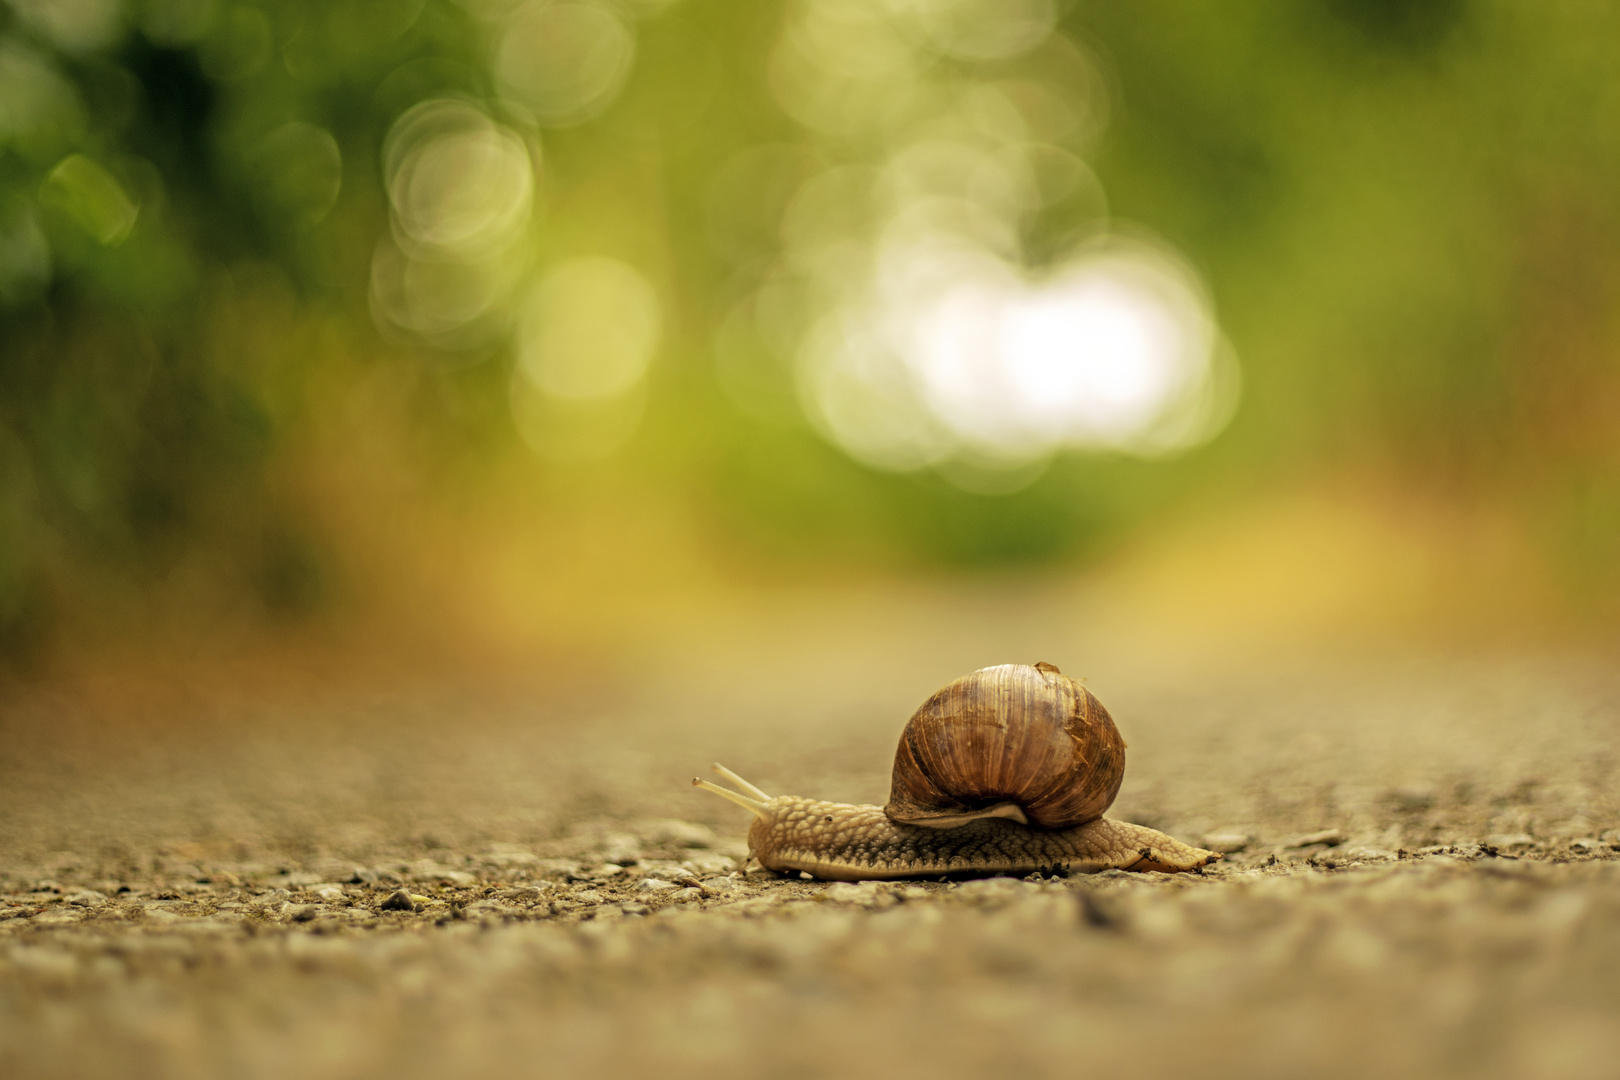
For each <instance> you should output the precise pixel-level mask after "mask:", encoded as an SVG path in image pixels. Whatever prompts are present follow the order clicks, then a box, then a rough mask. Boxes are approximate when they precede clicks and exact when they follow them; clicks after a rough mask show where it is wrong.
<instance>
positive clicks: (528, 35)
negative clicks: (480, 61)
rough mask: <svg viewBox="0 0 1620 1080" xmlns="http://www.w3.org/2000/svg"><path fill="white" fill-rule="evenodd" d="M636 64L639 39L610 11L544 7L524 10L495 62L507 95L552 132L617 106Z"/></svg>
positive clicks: (542, 4)
mask: <svg viewBox="0 0 1620 1080" xmlns="http://www.w3.org/2000/svg"><path fill="white" fill-rule="evenodd" d="M634 58H635V39H634V37H632V36H631V33H630V30H629V28H628V27H626V26H625V24H624V23H623V22H622V21H620V20H619V19H618V18H617V17H616V16H615V15H613V14H612V13H611V12H610V11H606V10H604V9H602V8H599V7H595V6H593V5H590V4H554V3H547V2H544V0H542V2H537V3H531V4H526V5H524V6H523V7H522V8H519V9H518V10H517V11H516V12H515V13H514V14H513V15H512V17H511V18H510V20H509V21H508V23H507V26H506V31H505V33H504V35H503V36H502V38H501V43H500V48H499V51H498V52H497V54H496V58H495V74H496V77H497V79H498V80H499V83H500V87H501V95H502V97H503V98H504V99H506V100H507V101H508V102H509V103H510V104H511V105H513V106H514V107H515V108H518V109H520V110H523V111H526V112H528V113H529V114H530V115H532V116H533V117H534V118H535V120H536V121H537V122H539V123H541V124H544V125H547V126H550V127H566V126H569V125H572V124H578V123H581V122H583V121H585V120H588V119H590V118H591V117H593V116H595V115H596V114H597V113H599V112H601V111H602V110H603V109H605V108H607V106H608V105H609V104H610V103H611V102H612V101H613V98H614V97H615V96H616V95H617V94H618V92H619V90H620V88H621V87H623V85H624V81H625V78H626V77H627V76H628V75H629V73H630V66H631V63H632V62H633V60H634Z"/></svg>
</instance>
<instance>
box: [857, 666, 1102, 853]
mask: <svg viewBox="0 0 1620 1080" xmlns="http://www.w3.org/2000/svg"><path fill="white" fill-rule="evenodd" d="M1124 778H1125V740H1124V739H1122V738H1120V735H1119V729H1118V728H1116V727H1114V721H1113V718H1112V717H1110V716H1109V715H1108V710H1107V709H1105V708H1103V706H1102V702H1100V701H1098V700H1097V699H1096V698H1094V697H1092V696H1091V692H1090V691H1088V690H1087V689H1086V688H1085V687H1083V686H1081V685H1080V684H1079V683H1077V682H1075V681H1074V680H1073V679H1070V678H1069V677H1068V676H1066V675H1064V674H1063V673H1062V672H1060V671H1058V669H1057V668H1055V667H1053V666H1052V665H1051V664H1036V665H1035V666H1034V667H1027V666H1025V665H1023V664H1002V665H1000V666H999V667H988V668H983V669H981V670H979V671H975V672H974V673H973V674H971V675H964V676H963V677H962V678H960V679H957V680H956V681H954V682H952V683H950V684H949V685H947V686H946V687H945V688H944V689H942V690H940V691H939V692H938V693H936V694H935V695H934V696H933V697H931V698H929V699H928V700H927V701H925V702H923V705H922V708H920V709H918V710H917V712H916V715H914V716H913V717H912V718H911V719H910V721H908V722H907V723H906V730H905V731H904V733H902V734H901V736H900V746H899V748H898V749H897V750H896V751H895V754H894V776H893V781H892V786H891V788H890V790H889V804H888V805H887V806H885V807H884V808H883V812H884V813H885V814H887V815H888V816H889V818H890V819H891V820H893V821H898V822H907V821H919V820H921V819H926V818H938V817H941V816H945V815H951V814H970V813H973V812H975V811H981V810H985V809H987V808H989V807H992V806H995V805H997V804H999V803H1013V804H1015V805H1016V806H1018V807H1019V808H1020V809H1022V810H1023V812H1024V816H1025V817H1026V818H1028V820H1029V823H1030V824H1031V825H1036V826H1039V827H1042V828H1047V829H1067V828H1072V827H1073V826H1075V825H1083V824H1085V823H1086V822H1088V821H1092V820H1094V819H1096V818H1099V817H1101V816H1102V814H1103V811H1105V810H1107V809H1108V807H1109V805H1110V804H1111V803H1112V802H1113V801H1114V796H1115V795H1116V794H1118V793H1119V785H1120V781H1122V780H1123V779H1124Z"/></svg>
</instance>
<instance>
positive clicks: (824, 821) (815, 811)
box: [748, 795, 1220, 881]
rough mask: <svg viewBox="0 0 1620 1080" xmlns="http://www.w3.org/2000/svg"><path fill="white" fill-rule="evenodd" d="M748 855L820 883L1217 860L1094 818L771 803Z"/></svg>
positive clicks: (1162, 866)
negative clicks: (961, 819) (925, 822)
mask: <svg viewBox="0 0 1620 1080" xmlns="http://www.w3.org/2000/svg"><path fill="white" fill-rule="evenodd" d="M748 847H749V850H750V852H751V853H752V854H753V856H754V858H755V859H757V860H759V864H760V865H761V866H763V867H765V869H767V870H776V871H779V872H787V871H803V872H805V873H808V874H810V875H811V876H812V877H816V878H820V879H822V880H823V881H865V880H872V879H884V878H908V877H936V878H937V877H946V876H951V875H956V876H962V877H972V876H983V875H987V874H1027V873H1031V872H1033V871H1036V870H1056V869H1062V870H1068V871H1070V872H1073V873H1094V872H1096V871H1099V870H1108V869H1119V870H1163V871H1177V870H1196V869H1197V868H1199V867H1201V866H1207V865H1209V864H1210V863H1212V862H1215V861H1216V860H1217V859H1219V858H1220V856H1219V855H1217V854H1216V853H1215V852H1213V851H1204V850H1203V849H1201V848H1195V847H1191V846H1189V845H1187V844H1183V843H1182V842H1181V841H1179V840H1176V839H1174V838H1172V837H1169V836H1166V835H1165V834H1164V833H1162V832H1158V831H1157V830H1154V829H1149V828H1146V827H1145V826H1142V825H1131V824H1128V823H1126V822H1123V821H1114V820H1112V819H1110V818H1105V817H1102V818H1097V819H1095V820H1093V821H1088V822H1086V823H1085V824H1084V825H1078V826H1076V827H1074V828H1072V829H1039V828H1033V827H1031V826H1028V825H1020V824H1018V823H1017V822H1015V821H1007V820H1003V819H1000V818H980V819H978V820H975V821H970V822H968V823H967V824H964V825H960V826H958V827H956V828H954V829H938V828H928V827H924V826H919V825H903V824H900V823H898V822H895V821H891V820H890V819H889V817H888V816H887V815H886V814H885V813H884V812H883V807H881V806H852V805H850V804H848V803H835V802H821V801H819V800H817V799H804V798H800V797H798V796H796V795H779V796H777V797H775V798H773V799H770V800H768V801H767V802H765V804H764V812H763V813H762V814H760V815H759V816H758V817H757V818H756V820H755V821H754V824H753V826H752V828H750V829H749V830H748Z"/></svg>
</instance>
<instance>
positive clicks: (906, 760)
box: [692, 663, 1220, 881]
mask: <svg viewBox="0 0 1620 1080" xmlns="http://www.w3.org/2000/svg"><path fill="white" fill-rule="evenodd" d="M714 771H715V772H716V773H718V774H719V775H720V776H722V777H724V778H725V779H726V780H729V781H730V782H731V783H732V784H734V785H736V786H737V787H738V788H740V789H741V791H740V792H738V791H732V790H730V789H728V788H724V787H721V786H720V785H718V784H713V783H710V782H709V781H707V780H700V779H698V778H696V777H694V778H693V779H692V784H693V785H694V786H695V787H700V788H703V789H704V790H706V791H712V792H714V793H715V794H716V795H719V796H721V797H723V798H726V799H729V800H731V801H732V802H734V803H736V804H737V805H739V806H742V807H744V808H745V809H747V810H749V811H750V812H752V813H753V815H754V817H755V821H754V822H753V824H752V826H751V827H750V828H749V830H748V848H749V853H750V855H751V856H752V857H753V858H754V859H756V860H758V862H759V864H760V865H761V866H763V867H764V868H765V869H767V870H775V871H778V872H784V873H785V872H794V871H798V872H803V873H808V874H809V875H811V876H812V877H816V878H821V879H823V880H830V881H861V880H866V879H877V878H907V877H943V876H958V877H972V876H984V875H989V874H1027V873H1030V872H1032V871H1043V870H1044V871H1052V870H1060V869H1066V870H1068V871H1071V872H1080V873H1089V872H1094V871H1098V870H1107V869H1110V868H1117V869H1121V870H1163V871H1178V870H1195V869H1197V868H1199V867H1201V866H1207V865H1208V864H1210V863H1212V862H1214V861H1216V860H1217V859H1219V858H1220V856H1219V855H1217V854H1216V853H1215V852H1213V851H1204V850H1202V849H1201V848H1195V847H1191V846H1189V845H1187V844H1183V843H1182V842H1181V841H1179V840H1175V839H1173V838H1171V837H1169V836H1166V835H1165V834H1164V833H1162V832H1158V831H1156V830H1154V829H1149V828H1147V827H1145V826H1142V825H1131V824H1128V823H1126V822H1123V821H1114V820H1112V819H1110V818H1106V817H1103V816H1102V815H1103V812H1104V811H1105V810H1107V809H1108V807H1109V805H1110V804H1112V803H1113V801H1114V796H1115V795H1116V794H1118V792H1119V785H1120V782H1121V781H1122V780H1123V779H1124V776H1125V740H1124V739H1122V738H1120V735H1119V730H1118V729H1117V728H1116V727H1115V726H1114V721H1113V718H1112V717H1110V716H1109V715H1108V710H1107V709H1104V708H1103V706H1102V702H1100V701H1098V700H1097V699H1096V698H1095V697H1093V696H1092V695H1091V692H1090V691H1088V690H1087V689H1086V688H1085V687H1083V686H1081V685H1080V684H1079V683H1077V682H1075V681H1074V680H1073V679H1070V678H1068V677H1067V676H1065V675H1064V674H1063V673H1062V672H1060V671H1059V670H1058V669H1057V668H1056V667H1054V666H1053V665H1051V664H1046V663H1041V664H1036V665H1035V666H1033V667H1029V666H1026V665H1022V664H1002V665H1000V666H997V667H987V668H982V669H980V670H979V671H975V672H973V673H972V674H971V675H965V676H963V677H962V678H960V679H957V680H955V681H954V682H951V683H949V684H948V685H946V686H945V687H944V688H943V689H941V690H940V691H939V692H938V693H936V694H934V695H933V696H932V697H930V698H929V699H928V700H927V701H925V702H923V705H922V707H921V708H920V709H918V710H917V712H916V714H915V715H914V716H912V718H911V720H910V721H908V722H907V724H906V728H905V731H904V732H903V733H902V734H901V736H900V745H899V747H898V748H897V749H896V751H895V755H894V773H893V778H892V783H891V787H890V791H889V802H888V804H887V805H885V806H852V805H849V804H847V803H834V802H822V801H820V800H816V799H805V798H800V797H799V796H797V795H777V796H771V795H767V794H765V792H763V791H761V790H760V789H759V788H757V787H755V786H754V785H753V784H750V783H749V782H748V781H746V780H744V779H743V778H742V777H740V776H738V775H737V774H736V773H734V772H732V771H731V770H730V769H727V768H725V767H724V766H722V765H719V764H716V765H715V766H714Z"/></svg>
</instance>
